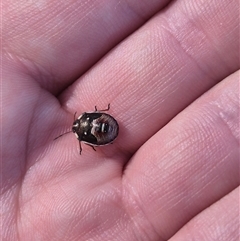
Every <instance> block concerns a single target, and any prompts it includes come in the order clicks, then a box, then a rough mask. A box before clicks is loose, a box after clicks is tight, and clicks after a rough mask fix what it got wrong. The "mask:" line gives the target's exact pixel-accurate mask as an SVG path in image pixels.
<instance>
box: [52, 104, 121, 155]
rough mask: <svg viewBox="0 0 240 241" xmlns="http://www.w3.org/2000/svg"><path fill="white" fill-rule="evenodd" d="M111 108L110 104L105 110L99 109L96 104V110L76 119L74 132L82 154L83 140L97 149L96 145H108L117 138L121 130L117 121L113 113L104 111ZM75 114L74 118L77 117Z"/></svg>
mask: <svg viewBox="0 0 240 241" xmlns="http://www.w3.org/2000/svg"><path fill="white" fill-rule="evenodd" d="M109 109H110V104H108V108H107V109H105V110H97V107H96V106H95V111H94V112H84V113H82V114H81V115H80V116H79V117H78V118H77V119H76V120H74V122H73V125H72V132H73V133H74V134H75V135H76V137H77V139H78V140H79V148H80V155H81V152H82V147H81V141H82V142H83V143H85V144H87V145H89V146H91V147H92V148H93V150H95V148H94V146H104V145H108V144H110V143H113V141H114V140H115V139H116V138H117V136H118V132H119V126H118V123H117V121H116V120H115V119H114V118H113V117H112V116H111V115H109V114H106V113H103V111H108V110H109ZM75 115H76V113H75ZM75 115H74V119H75V118H76V117H75ZM67 133H69V132H66V133H63V134H61V135H60V136H58V137H56V138H55V139H54V140H56V139H57V138H59V137H61V136H62V135H65V134H67ZM95 151H96V150H95Z"/></svg>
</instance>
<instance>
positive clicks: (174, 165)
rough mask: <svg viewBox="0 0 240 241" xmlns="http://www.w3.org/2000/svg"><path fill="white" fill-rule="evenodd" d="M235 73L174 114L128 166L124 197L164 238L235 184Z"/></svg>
mask: <svg viewBox="0 0 240 241" xmlns="http://www.w3.org/2000/svg"><path fill="white" fill-rule="evenodd" d="M238 76H239V73H235V74H234V75H232V76H230V77H229V78H227V79H226V80H224V82H221V83H220V84H219V85H217V86H216V87H214V88H213V89H212V90H211V91H209V92H208V93H206V94H205V95H203V96H202V97H201V98H199V100H197V101H195V102H194V103H193V104H192V105H191V106H189V107H188V108H187V109H186V110H184V111H183V112H182V113H181V114H179V115H178V116H177V117H175V118H174V119H173V120H172V121H171V122H170V123H169V124H167V125H166V126H165V127H164V128H163V129H162V130H161V131H159V132H158V133H157V134H156V135H155V136H153V137H152V138H151V139H150V140H149V141H148V142H147V143H146V144H145V145H144V146H143V147H142V148H141V149H140V150H139V151H138V152H137V154H136V155H135V156H134V157H133V159H132V160H131V162H130V164H129V165H128V166H127V169H126V171H125V175H124V178H123V180H124V184H125V193H126V197H125V198H126V200H125V201H126V202H128V200H129V199H130V200H133V203H137V205H138V208H139V210H141V211H142V215H143V217H144V220H148V221H146V223H147V225H150V226H152V231H153V230H155V231H156V230H157V234H158V235H159V236H161V237H162V238H163V239H164V240H166V239H168V238H169V237H171V236H172V235H173V234H174V233H175V232H176V231H178V229H179V228H181V227H182V226H183V225H185V224H186V223H187V222H188V221H189V220H191V219H192V218H193V217H194V216H195V215H197V214H198V213H200V212H202V211H203V210H204V209H206V208H207V207H209V206H210V205H211V204H213V203H214V202H216V201H218V200H219V199H221V198H222V197H223V196H225V195H227V194H228V193H229V192H231V191H232V190H233V189H235V188H236V187H237V186H238V185H239V119H238V113H239V109H240V106H239V100H238V84H239V80H238ZM129 197H130V198H129ZM139 216H141V215H139ZM141 221H142V220H139V222H141Z"/></svg>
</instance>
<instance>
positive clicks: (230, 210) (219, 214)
mask: <svg viewBox="0 0 240 241" xmlns="http://www.w3.org/2000/svg"><path fill="white" fill-rule="evenodd" d="M238 238H239V188H236V189H235V190H234V191H232V192H231V193H230V194H228V195H227V196H226V197H223V198H222V199H221V200H219V201H218V202H216V203H215V204H213V205H212V206H210V207H209V208H208V209H206V210H204V211H203V212H202V213H200V214H199V215H198V216H197V217H195V218H194V219H192V220H191V221H190V222H189V223H188V224H187V225H185V226H184V227H183V228H182V229H181V230H180V231H179V232H178V233H177V234H176V235H174V237H173V238H172V239H170V240H169V241H175V240H176V241H185V240H206V241H208V240H209V241H212V240H238Z"/></svg>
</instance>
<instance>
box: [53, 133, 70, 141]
mask: <svg viewBox="0 0 240 241" xmlns="http://www.w3.org/2000/svg"><path fill="white" fill-rule="evenodd" d="M70 132H72V131H67V132H65V133H63V134H61V135H60V136H57V137H55V138H54V139H53V140H54V141H55V140H56V139H58V138H59V137H61V136H64V135H66V134H68V133H70Z"/></svg>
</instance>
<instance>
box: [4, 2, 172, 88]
mask: <svg viewBox="0 0 240 241" xmlns="http://www.w3.org/2000/svg"><path fill="white" fill-rule="evenodd" d="M168 2H169V1H167V0H165V1H160V2H159V1H151V2H148V1H146V2H144V1H141V2H139V1H134V0H132V1H127V2H126V1H111V0H109V1H105V2H104V4H103V3H102V2H97V1H85V2H83V1H72V2H65V3H64V4H63V3H62V2H59V1H51V2H41V3H33V2H29V1H24V0H21V1H17V2H15V4H8V3H7V1H5V2H3V4H4V5H6V7H5V8H4V7H3V10H4V14H5V16H6V18H3V25H4V26H5V28H4V29H3V31H4V32H3V36H4V39H3V46H4V50H5V51H6V52H7V53H8V55H9V56H17V58H11V60H12V62H13V63H14V64H16V65H18V66H19V65H20V63H21V64H22V65H20V66H21V67H22V71H26V69H27V71H28V72H29V73H30V74H31V76H34V79H36V80H38V81H39V83H40V84H41V86H42V87H43V88H47V89H49V90H55V92H56V91H57V90H59V89H61V88H63V86H66V85H67V84H70V83H71V82H72V81H73V80H75V78H77V77H78V76H80V75H81V74H82V73H84V72H85V71H86V70H87V69H88V68H89V67H91V66H92V65H93V64H94V63H95V62H96V61H98V60H99V59H100V58H101V57H102V56H103V55H104V54H106V53H107V52H108V51H109V50H110V49H111V48H112V47H113V46H115V45H116V44H117V43H119V42H120V41H121V40H122V39H123V38H124V37H126V36H127V35H128V34H130V33H131V32H133V31H134V30H136V29H137V28H138V27H139V26H140V25H141V24H143V23H144V22H145V21H146V19H148V18H150V17H151V16H152V15H153V14H155V13H156V12H157V11H158V10H160V9H161V8H162V7H163V6H164V5H165V4H166V3H168ZM13 63H12V64H13ZM49 82H50V83H49Z"/></svg>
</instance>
